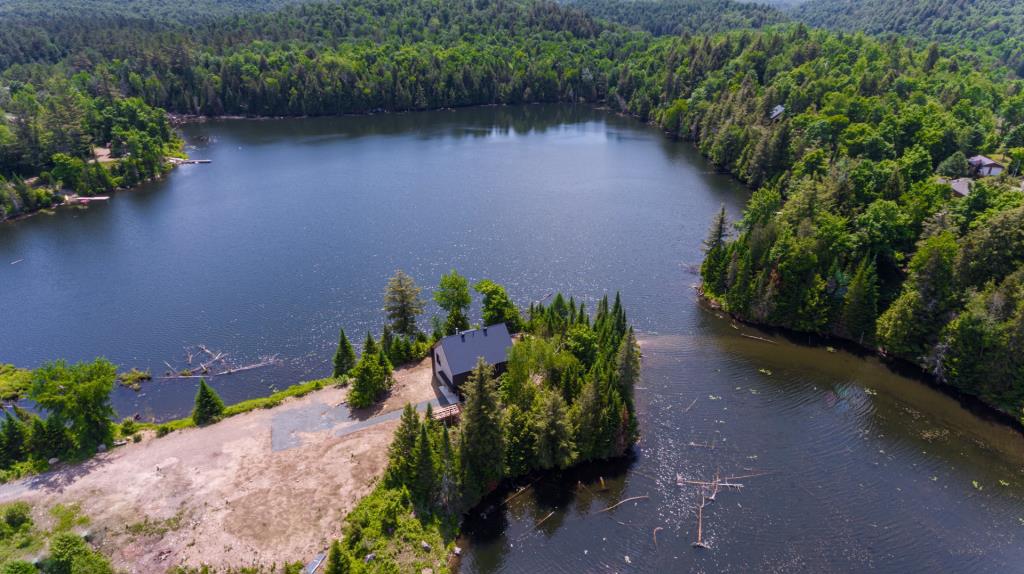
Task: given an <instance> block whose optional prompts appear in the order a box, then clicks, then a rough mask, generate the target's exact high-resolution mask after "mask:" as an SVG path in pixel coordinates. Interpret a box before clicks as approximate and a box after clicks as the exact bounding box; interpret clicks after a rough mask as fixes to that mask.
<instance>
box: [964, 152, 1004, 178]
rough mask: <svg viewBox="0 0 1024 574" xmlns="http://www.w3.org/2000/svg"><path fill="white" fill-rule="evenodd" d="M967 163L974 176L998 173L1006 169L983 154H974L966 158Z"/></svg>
mask: <svg viewBox="0 0 1024 574" xmlns="http://www.w3.org/2000/svg"><path fill="white" fill-rule="evenodd" d="M967 163H968V165H970V169H971V175H974V176H976V177H983V176H988V175H999V174H1001V173H1003V170H1004V169H1006V168H1005V167H1004V166H1003V164H1001V163H999V162H998V161H996V160H994V159H992V158H990V157H985V156H983V155H976V156H974V157H972V158H970V159H968V160H967Z"/></svg>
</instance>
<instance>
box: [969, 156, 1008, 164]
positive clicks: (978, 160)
mask: <svg viewBox="0 0 1024 574" xmlns="http://www.w3.org/2000/svg"><path fill="white" fill-rule="evenodd" d="M967 162H968V163H970V164H971V165H973V166H976V167H984V166H988V165H998V166H1000V167H1002V165H1003V164H1001V163H999V162H998V161H996V160H994V159H992V158H990V157H985V156H983V155H976V156H974V157H972V158H971V159H969V160H967Z"/></svg>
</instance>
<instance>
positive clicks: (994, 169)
mask: <svg viewBox="0 0 1024 574" xmlns="http://www.w3.org/2000/svg"><path fill="white" fill-rule="evenodd" d="M978 173H979V174H981V175H999V174H1001V173H1003V168H1002V167H1000V166H998V165H987V166H985V167H983V168H981V169H979V170H978Z"/></svg>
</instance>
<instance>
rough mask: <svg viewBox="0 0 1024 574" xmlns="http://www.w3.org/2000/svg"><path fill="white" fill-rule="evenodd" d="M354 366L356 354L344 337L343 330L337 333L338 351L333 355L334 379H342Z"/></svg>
mask: <svg viewBox="0 0 1024 574" xmlns="http://www.w3.org/2000/svg"><path fill="white" fill-rule="evenodd" d="M354 366H356V352H355V349H353V348H352V343H349V341H348V337H346V336H345V329H341V330H339V331H338V350H337V351H335V353H334V375H333V376H334V377H335V378H337V377H343V376H345V375H346V374H348V372H349V371H351V370H352V367H354Z"/></svg>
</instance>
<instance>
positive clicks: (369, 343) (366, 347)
mask: <svg viewBox="0 0 1024 574" xmlns="http://www.w3.org/2000/svg"><path fill="white" fill-rule="evenodd" d="M379 352H380V349H379V348H377V342H376V341H374V340H373V335H371V334H370V333H369V332H367V333H366V340H365V341H363V353H362V355H360V357H365V356H367V355H376V354H377V353H379Z"/></svg>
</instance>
